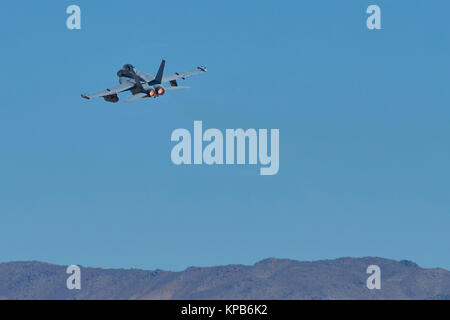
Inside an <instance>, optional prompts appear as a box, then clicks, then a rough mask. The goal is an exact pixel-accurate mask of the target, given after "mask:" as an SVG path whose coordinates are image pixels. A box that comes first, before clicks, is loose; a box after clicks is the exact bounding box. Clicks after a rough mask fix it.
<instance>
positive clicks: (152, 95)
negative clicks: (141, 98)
mask: <svg viewBox="0 0 450 320" xmlns="http://www.w3.org/2000/svg"><path fill="white" fill-rule="evenodd" d="M148 95H149V96H150V97H154V96H155V95H156V92H155V90H153V89H152V90H150V92H149V93H148Z"/></svg>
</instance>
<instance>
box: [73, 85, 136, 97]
mask: <svg viewBox="0 0 450 320" xmlns="http://www.w3.org/2000/svg"><path fill="white" fill-rule="evenodd" d="M132 87H134V83H132V82H124V83H121V84H119V85H118V86H115V87H112V88H109V89H106V90H103V91H100V92H97V93H93V94H88V95H85V94H82V95H81V96H82V97H83V98H85V99H91V98H96V97H104V96H109V95H111V94H116V93H119V92H123V91H126V90H129V89H131V88H132Z"/></svg>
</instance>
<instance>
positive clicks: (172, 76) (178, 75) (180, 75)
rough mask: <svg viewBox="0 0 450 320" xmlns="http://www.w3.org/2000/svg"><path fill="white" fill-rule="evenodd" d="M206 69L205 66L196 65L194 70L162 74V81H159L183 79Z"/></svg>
mask: <svg viewBox="0 0 450 320" xmlns="http://www.w3.org/2000/svg"><path fill="white" fill-rule="evenodd" d="M206 71H207V70H206V68H205V67H198V68H197V69H196V70H192V71H188V72H183V73H178V72H175V73H172V74H167V75H164V76H163V77H162V81H161V82H170V81H174V80H177V79H183V80H184V79H185V78H187V77H190V76H193V75H194V74H197V73H202V72H206Z"/></svg>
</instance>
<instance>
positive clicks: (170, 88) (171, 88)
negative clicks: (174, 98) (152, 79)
mask: <svg viewBox="0 0 450 320" xmlns="http://www.w3.org/2000/svg"><path fill="white" fill-rule="evenodd" d="M189 88H190V87H183V86H178V87H164V89H165V90H178V89H189Z"/></svg>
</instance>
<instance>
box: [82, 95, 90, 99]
mask: <svg viewBox="0 0 450 320" xmlns="http://www.w3.org/2000/svg"><path fill="white" fill-rule="evenodd" d="M81 97H82V98H84V99H87V100H89V99H90V98H89V97H88V96H87V95H85V94H81Z"/></svg>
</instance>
